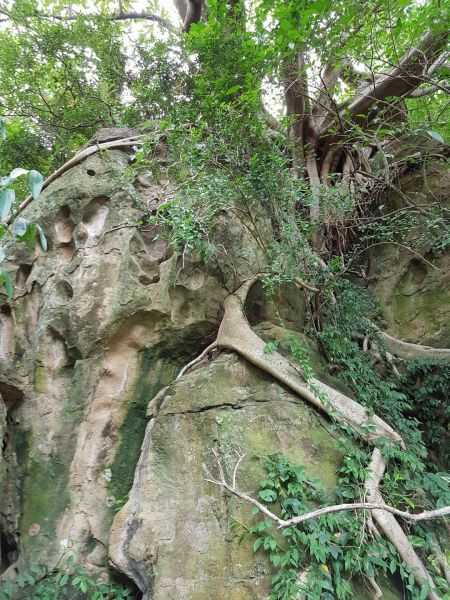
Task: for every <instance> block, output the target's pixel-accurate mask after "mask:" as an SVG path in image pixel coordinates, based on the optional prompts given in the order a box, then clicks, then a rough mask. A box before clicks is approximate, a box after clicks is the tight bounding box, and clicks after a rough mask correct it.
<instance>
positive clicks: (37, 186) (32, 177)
mask: <svg viewBox="0 0 450 600" xmlns="http://www.w3.org/2000/svg"><path fill="white" fill-rule="evenodd" d="M27 183H28V187H29V188H30V191H31V195H32V196H33V200H36V198H37V197H38V196H39V194H40V193H41V190H42V186H43V185H44V178H43V177H42V175H41V174H40V173H39V171H34V170H33V169H32V170H31V171H29V172H28V175H27Z"/></svg>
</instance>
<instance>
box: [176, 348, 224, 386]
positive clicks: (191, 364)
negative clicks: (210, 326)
mask: <svg viewBox="0 0 450 600" xmlns="http://www.w3.org/2000/svg"><path fill="white" fill-rule="evenodd" d="M215 348H217V341H215V342H213V343H212V344H210V345H209V346H207V347H206V348H205V349H204V350H203V352H202V353H201V354H199V355H198V356H197V357H196V358H194V359H193V360H191V362H189V363H188V364H187V365H185V366H184V367H183V368H182V369H181V371H180V372H179V373H178V376H177V379H176V380H175V381H177V380H178V379H180V377H183V375H184V374H185V373H186V372H187V371H189V370H190V369H192V367H194V366H195V365H198V364H199V363H201V362H202V360H204V359H205V358H206V356H207V355H208V354H209V353H210V352H211V351H212V350H214V349H215Z"/></svg>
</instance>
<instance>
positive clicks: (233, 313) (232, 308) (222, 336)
mask: <svg viewBox="0 0 450 600" xmlns="http://www.w3.org/2000/svg"><path fill="white" fill-rule="evenodd" d="M257 279H259V276H256V277H254V278H252V279H249V280H247V281H246V282H245V283H244V284H243V285H242V286H241V287H240V288H239V289H238V290H237V291H236V292H234V293H233V294H230V295H229V296H228V297H227V298H226V299H225V301H224V311H225V313H224V316H223V319H222V322H221V324H220V327H219V332H218V334H217V339H216V344H217V346H218V347H219V348H227V349H228V350H234V351H235V352H237V353H238V354H240V355H241V356H243V357H244V358H246V359H247V360H248V361H249V362H251V363H252V364H254V365H255V366H257V367H259V368H260V369H262V370H263V371H265V372H266V373H269V374H270V375H272V376H273V377H275V379H277V380H278V381H279V382H280V383H282V384H284V385H286V386H287V387H289V388H290V389H291V390H293V391H294V392H296V393H297V394H299V396H301V397H302V398H304V399H305V400H307V401H308V402H309V403H311V404H312V405H313V406H315V407H316V408H318V409H319V410H320V411H321V412H324V413H325V414H327V415H328V416H329V417H331V418H332V419H334V420H335V421H337V422H342V421H344V422H345V423H347V424H348V425H350V426H351V427H352V428H353V429H354V430H355V431H356V432H357V433H358V434H360V435H361V431H360V430H361V428H365V429H367V431H366V432H365V433H364V434H363V437H365V438H366V439H369V440H374V439H377V438H379V437H386V438H388V439H390V440H391V441H393V442H396V443H398V444H400V445H401V446H402V447H404V443H403V440H402V438H401V437H400V435H399V434H398V433H397V432H396V431H394V430H393V429H392V427H390V426H389V425H388V424H387V423H385V422H384V421H383V420H382V419H380V418H379V417H377V416H376V415H370V414H369V413H368V412H367V410H366V409H365V408H364V407H363V406H361V404H358V402H355V401H354V400H352V399H351V398H349V397H348V396H345V395H344V394H342V393H341V392H338V391H337V390H334V389H333V388H331V387H330V386H328V385H326V384H325V383H323V382H322V381H319V380H318V379H311V380H310V382H309V384H308V383H306V382H304V381H302V379H301V377H300V376H299V373H298V371H297V370H296V369H295V367H294V366H293V365H292V364H291V363H290V362H289V361H288V360H287V359H286V358H284V357H283V356H281V355H280V354H278V353H277V352H271V353H268V352H265V351H264V350H265V346H266V345H265V343H264V342H263V341H262V340H261V338H260V337H259V336H258V335H256V333H254V332H253V331H252V329H251V328H250V325H249V324H248V321H247V319H246V317H245V315H244V303H245V299H246V297H247V294H248V292H249V290H250V288H251V287H252V285H253V284H254V283H255V281H257ZM317 393H318V395H321V396H324V401H322V400H321V399H319V398H318V397H317Z"/></svg>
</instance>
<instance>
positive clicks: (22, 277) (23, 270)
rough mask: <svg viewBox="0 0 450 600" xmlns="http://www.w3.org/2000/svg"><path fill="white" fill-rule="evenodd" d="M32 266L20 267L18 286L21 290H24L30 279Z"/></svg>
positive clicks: (17, 277)
mask: <svg viewBox="0 0 450 600" xmlns="http://www.w3.org/2000/svg"><path fill="white" fill-rule="evenodd" d="M31 268H32V266H31V265H20V267H19V268H18V269H17V273H16V286H17V287H19V288H24V287H25V284H26V282H27V279H28V277H29V276H30V273H31Z"/></svg>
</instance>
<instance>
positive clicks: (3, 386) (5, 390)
mask: <svg viewBox="0 0 450 600" xmlns="http://www.w3.org/2000/svg"><path fill="white" fill-rule="evenodd" d="M0 394H1V395H2V398H3V402H4V403H5V406H6V409H7V411H8V412H9V410H10V409H11V408H12V407H13V406H16V405H17V404H19V403H20V402H22V400H23V392H22V390H19V388H16V387H15V386H13V385H9V384H8V383H4V382H0Z"/></svg>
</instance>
